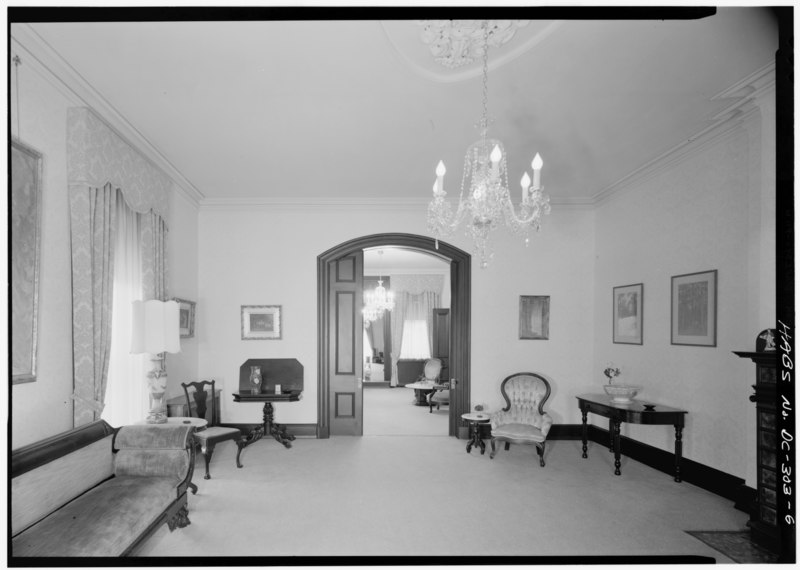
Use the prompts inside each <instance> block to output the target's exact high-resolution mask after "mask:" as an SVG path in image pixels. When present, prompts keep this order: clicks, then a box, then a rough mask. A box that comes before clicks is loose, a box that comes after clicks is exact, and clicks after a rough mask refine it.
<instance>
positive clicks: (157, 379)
mask: <svg viewBox="0 0 800 570" xmlns="http://www.w3.org/2000/svg"><path fill="white" fill-rule="evenodd" d="M131 322H132V327H133V331H132V335H131V353H132V354H144V353H147V354H152V355H153V358H152V361H153V362H155V363H157V364H156V366H155V367H154V368H153V369H152V370H150V371H149V372H148V373H147V389H148V391H149V393H150V411H149V412H148V413H147V423H149V424H163V423H166V421H167V410H166V406H165V405H164V395H165V394H166V392H167V370H166V366H165V363H164V360H165V356H166V354H165V353H167V352H172V353H175V352H180V350H181V341H180V328H179V318H178V303H176V302H175V301H156V300H151V301H134V302H133V318H132V319H131Z"/></svg>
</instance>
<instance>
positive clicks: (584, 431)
mask: <svg viewBox="0 0 800 570" xmlns="http://www.w3.org/2000/svg"><path fill="white" fill-rule="evenodd" d="M588 413H589V410H587V409H586V408H581V416H583V425H582V426H581V439H582V440H583V455H581V457H583V458H584V459H586V458H587V457H589V456H588V455H586V449H587V447H586V440H587V434H588V427H587V425H586V415H587V414H588Z"/></svg>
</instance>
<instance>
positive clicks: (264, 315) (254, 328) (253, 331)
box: [242, 305, 283, 340]
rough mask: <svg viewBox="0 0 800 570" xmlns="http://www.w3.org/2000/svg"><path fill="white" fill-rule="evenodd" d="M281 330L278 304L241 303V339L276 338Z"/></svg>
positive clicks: (278, 337)
mask: <svg viewBox="0 0 800 570" xmlns="http://www.w3.org/2000/svg"><path fill="white" fill-rule="evenodd" d="M282 331H283V322H282V321H281V306H280V305H242V340H278V339H280V338H281V333H282Z"/></svg>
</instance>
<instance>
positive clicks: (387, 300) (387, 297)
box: [361, 250, 394, 327]
mask: <svg viewBox="0 0 800 570" xmlns="http://www.w3.org/2000/svg"><path fill="white" fill-rule="evenodd" d="M378 255H380V256H382V255H383V250H378ZM392 309H394V293H392V292H391V291H387V290H386V287H384V286H383V276H382V275H380V276H379V277H378V286H377V287H375V289H373V290H371V291H364V308H363V309H361V314H362V315H363V316H364V326H365V327H368V326H369V325H370V323H372V322H373V321H377V320H378V319H379V318H381V316H382V315H383V313H384V312H385V311H391V310H392Z"/></svg>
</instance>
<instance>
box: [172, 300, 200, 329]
mask: <svg viewBox="0 0 800 570" xmlns="http://www.w3.org/2000/svg"><path fill="white" fill-rule="evenodd" d="M172 300H173V301H175V302H176V303H178V317H179V319H180V321H179V327H180V332H181V338H193V337H194V309H195V302H194V301H187V300H186V299H178V298H177V297H173V298H172Z"/></svg>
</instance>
